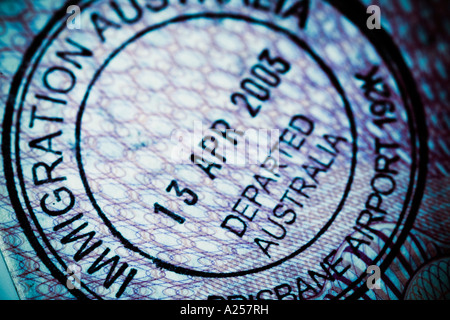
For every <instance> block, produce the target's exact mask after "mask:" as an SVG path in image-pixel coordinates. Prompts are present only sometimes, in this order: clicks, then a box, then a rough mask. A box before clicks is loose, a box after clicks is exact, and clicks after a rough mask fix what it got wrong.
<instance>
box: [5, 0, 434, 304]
mask: <svg viewBox="0 0 450 320" xmlns="http://www.w3.org/2000/svg"><path fill="white" fill-rule="evenodd" d="M68 6H76V7H78V8H80V11H79V15H80V19H81V21H80V22H79V27H77V28H68V27H67V23H66V22H67V21H66V20H67V15H68V14H67V7H68ZM365 12H366V10H365V8H364V7H363V6H362V5H361V4H359V2H356V1H307V0H291V1H289V0H278V1H258V0H254V1H250V0H229V1H224V0H221V1H219V0H217V1H194V0H193V1H182V0H180V1H169V0H147V1H137V0H127V1H125V0H123V1H100V0H99V1H86V2H84V1H81V2H78V3H72V2H71V3H69V4H67V5H66V6H64V7H63V8H61V10H60V11H58V12H57V13H56V14H55V15H54V17H53V18H52V19H51V21H49V23H48V24H47V26H46V27H45V28H44V29H43V30H42V32H41V33H40V34H39V35H38V36H37V37H36V39H35V40H34V42H33V43H32V45H31V47H30V49H29V50H28V52H27V53H26V55H25V56H24V58H23V61H22V65H21V67H20V68H19V71H18V72H17V74H16V76H15V78H14V81H13V84H12V87H11V92H10V96H9V99H8V105H7V109H6V113H5V118H4V126H3V141H2V148H3V150H2V151H3V156H4V165H5V173H6V178H7V183H8V191H9V193H10V197H11V201H12V203H13V205H14V208H15V210H16V213H17V217H18V219H19V221H20V223H21V225H22V227H23V229H24V232H25V233H26V234H27V237H28V239H29V241H30V243H31V245H32V246H33V248H34V250H35V251H36V253H37V254H38V256H39V257H40V258H41V259H42V261H43V262H44V263H45V264H46V266H47V267H48V268H49V270H50V271H51V273H52V275H53V276H54V277H56V278H57V279H58V280H59V281H60V282H61V283H62V284H65V283H68V275H67V272H66V270H68V267H69V266H70V268H69V269H70V270H72V269H73V268H75V267H76V270H77V272H76V277H75V276H73V274H71V275H70V276H71V277H72V278H73V279H76V285H71V286H70V288H68V289H69V290H70V292H72V293H73V294H74V295H75V296H76V297H79V298H81V297H87V298H93V299H103V298H126V299H144V298H145V299H149V298H158V299H314V298H330V299H331V298H346V297H349V296H353V295H356V296H358V295H361V294H362V293H363V292H364V290H367V286H366V285H365V282H364V281H365V279H366V278H367V268H368V267H369V266H373V265H375V266H378V267H379V268H380V270H381V272H382V271H383V270H384V269H386V267H387V266H388V265H389V263H390V261H391V260H392V259H393V257H394V256H395V255H396V252H397V251H398V250H399V247H400V246H401V244H402V242H403V241H404V239H405V237H406V235H407V233H408V231H409V229H410V228H411V225H412V222H413V221H414V217H415V215H416V211H417V209H418V205H419V203H420V199H421V195H422V192H423V186H424V182H425V171H426V170H425V168H426V161H427V152H426V130H425V125H424V116H423V111H422V106H421V103H420V99H419V97H418V94H417V92H416V88H415V84H414V82H413V80H412V77H411V75H410V72H409V70H408V68H407V67H406V65H405V62H404V61H403V58H402V57H401V54H400V52H399V50H398V49H397V48H396V46H395V44H394V43H393V42H392V40H391V39H390V37H389V35H388V33H387V32H386V31H384V30H383V29H382V28H381V29H367V28H366V18H367V15H366V13H365ZM386 223H390V224H391V225H393V226H395V227H393V228H392V229H390V231H389V234H387V235H386V232H384V231H380V228H379V226H381V225H383V224H386ZM379 238H382V240H383V242H382V243H383V245H379V243H380V242H379V241H375V239H379ZM375 243H376V245H375ZM344 253H345V254H344ZM72 273H73V272H72ZM72 278H70V279H72ZM73 279H72V280H73ZM70 283H71V284H72V283H73V281H71V282H70ZM337 283H339V284H340V285H339V286H336V284H337ZM331 285H333V288H335V287H339V288H340V289H339V290H336V289H333V290H331V289H330V288H331Z"/></svg>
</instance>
